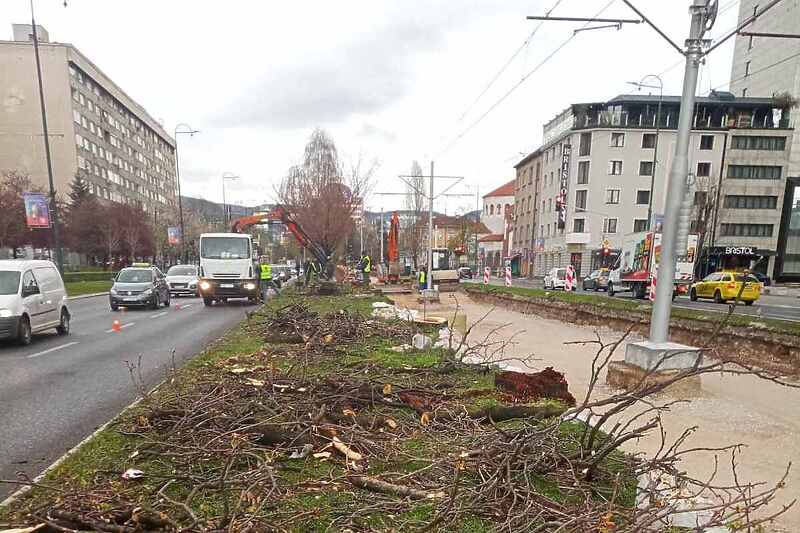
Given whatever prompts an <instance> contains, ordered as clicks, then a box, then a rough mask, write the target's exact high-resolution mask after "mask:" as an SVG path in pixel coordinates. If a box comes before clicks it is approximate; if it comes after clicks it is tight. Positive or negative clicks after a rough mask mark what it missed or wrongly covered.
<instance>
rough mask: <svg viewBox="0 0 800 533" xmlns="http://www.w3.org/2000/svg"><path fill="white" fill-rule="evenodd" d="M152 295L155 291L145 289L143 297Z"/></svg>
mask: <svg viewBox="0 0 800 533" xmlns="http://www.w3.org/2000/svg"><path fill="white" fill-rule="evenodd" d="M151 294H153V289H145V290H144V291H143V292H142V296H150V295H151Z"/></svg>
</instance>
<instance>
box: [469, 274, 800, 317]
mask: <svg viewBox="0 0 800 533" xmlns="http://www.w3.org/2000/svg"><path fill="white" fill-rule="evenodd" d="M466 283H483V280H482V279H477V278H476V279H474V280H470V281H466ZM489 283H490V284H491V285H504V284H505V282H504V280H503V279H500V278H494V277H493V278H490V280H489ZM512 286H514V287H528V288H532V289H541V288H542V282H541V281H537V280H528V279H525V278H514V279H513V281H512ZM577 292H578V293H585V294H596V295H598V296H600V297H608V293H606V292H605V291H599V292H594V291H584V290H583V289H582V288H581V286H580V285H578V291H577ZM614 298H620V299H628V300H632V299H633V296H632V294H631V293H630V292H621V293H617V294H616V295H614ZM639 301H640V302H641V303H645V304H647V303H649V300H646V299H645V300H639ZM673 307H679V308H683V309H695V310H700V311H709V312H712V313H727V312H728V305H727V304H716V303H714V302H713V301H711V300H698V301H696V302H692V301H690V300H689V297H688V296H678V297H677V298H675V302H674V303H673ZM736 314H738V315H751V316H754V317H761V318H773V319H777V320H787V321H790V322H800V300H798V299H797V298H796V297H793V296H790V295H786V296H774V295H762V296H761V298H759V299H758V301H757V302H755V303H754V304H753V305H752V306H749V307H746V306H744V305H739V306H737V308H736Z"/></svg>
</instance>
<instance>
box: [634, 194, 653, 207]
mask: <svg viewBox="0 0 800 533" xmlns="http://www.w3.org/2000/svg"><path fill="white" fill-rule="evenodd" d="M649 203H650V191H636V204H637V205H648V204H649Z"/></svg>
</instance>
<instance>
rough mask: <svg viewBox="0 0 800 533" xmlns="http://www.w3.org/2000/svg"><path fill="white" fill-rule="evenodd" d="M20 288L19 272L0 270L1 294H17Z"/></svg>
mask: <svg viewBox="0 0 800 533" xmlns="http://www.w3.org/2000/svg"><path fill="white" fill-rule="evenodd" d="M17 290H19V272H14V271H11V270H0V294H3V295H8V294H17Z"/></svg>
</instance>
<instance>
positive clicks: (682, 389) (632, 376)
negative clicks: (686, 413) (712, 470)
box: [606, 361, 701, 398]
mask: <svg viewBox="0 0 800 533" xmlns="http://www.w3.org/2000/svg"><path fill="white" fill-rule="evenodd" d="M680 372H681V371H680V370H658V371H656V372H652V373H649V374H648V371H647V370H645V369H643V368H641V367H639V366H636V365H632V364H630V363H626V362H625V361H611V362H610V363H609V364H608V374H606V383H607V384H608V385H609V386H611V387H613V388H615V389H623V390H626V391H637V390H641V389H643V388H645V387H649V386H651V385H658V384H660V383H663V382H665V381H669V380H671V379H673V378H674V377H675V376H676V375H677V374H679V373H680ZM700 385H701V382H700V376H692V377H689V378H684V379H682V380H680V381H677V382H675V383H673V384H672V385H669V386H668V387H667V388H665V389H664V390H663V392H666V393H668V394H672V395H679V396H681V397H682V398H686V397H692V396H696V395H698V394H699V393H700V388H701V387H700Z"/></svg>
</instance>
